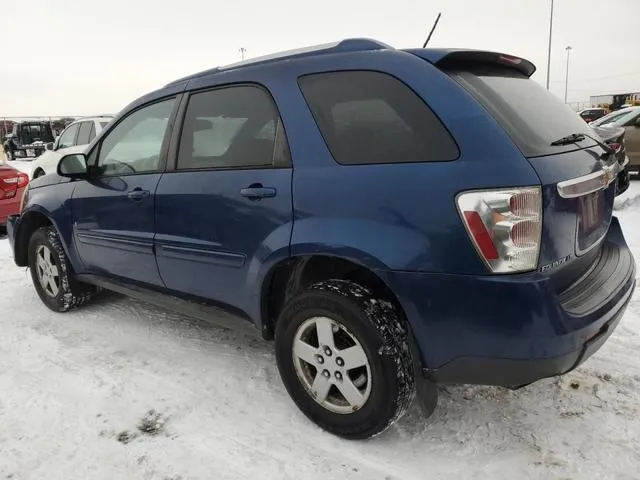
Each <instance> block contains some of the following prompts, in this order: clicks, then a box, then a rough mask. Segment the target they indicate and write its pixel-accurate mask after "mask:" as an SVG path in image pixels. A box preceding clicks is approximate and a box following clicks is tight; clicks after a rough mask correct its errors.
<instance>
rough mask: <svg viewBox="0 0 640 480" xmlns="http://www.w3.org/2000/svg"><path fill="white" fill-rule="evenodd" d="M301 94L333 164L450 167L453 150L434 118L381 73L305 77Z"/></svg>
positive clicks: (420, 102) (410, 93) (407, 91)
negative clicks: (436, 163)
mask: <svg viewBox="0 0 640 480" xmlns="http://www.w3.org/2000/svg"><path fill="white" fill-rule="evenodd" d="M299 85H300V89H301V90H302V93H303V95H304V97H305V99H306V101H307V104H308V105H309V108H310V109H311V112H312V114H313V116H314V118H315V121H316V123H317V124H318V127H319V129H320V132H321V133H322V136H323V137H324V139H325V141H326V143H327V146H328V147H329V150H330V151H331V154H332V155H333V158H334V159H335V160H336V161H337V162H338V163H340V164H343V165H363V164H380V163H409V162H433V161H449V160H455V159H456V158H458V154H459V152H458V147H457V145H456V143H455V141H454V140H453V138H452V137H451V135H450V134H449V132H448V131H447V129H446V128H445V127H444V125H443V124H442V122H441V121H440V120H439V119H438V117H437V116H436V115H435V114H434V113H433V112H432V111H431V109H430V108H429V107H428V106H427V105H426V104H425V103H424V101H423V100H422V99H421V98H420V97H419V96H418V95H417V94H415V93H414V92H413V91H412V90H411V89H410V88H409V87H408V86H406V85H405V84H404V83H402V82H401V81H400V80H398V79H396V78H394V77H392V76H391V75H387V74H385V73H381V72H372V71H344V72H332V73H320V74H313V75H306V76H304V77H301V78H300V79H299Z"/></svg>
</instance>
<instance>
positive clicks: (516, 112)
mask: <svg viewBox="0 0 640 480" xmlns="http://www.w3.org/2000/svg"><path fill="white" fill-rule="evenodd" d="M450 75H451V76H452V77H453V78H454V79H455V80H456V81H458V83H460V84H461V85H462V86H463V87H464V88H466V89H467V90H468V91H469V92H470V93H471V94H472V95H473V96H474V97H475V98H476V99H477V100H478V101H479V102H480V103H481V104H483V105H484V106H485V107H486V108H487V109H488V110H489V111H490V112H491V114H492V115H493V116H494V118H495V119H496V120H497V121H498V122H499V123H500V124H501V125H502V127H503V128H504V129H505V130H506V131H507V133H508V134H509V135H510V136H511V139H512V140H513V142H514V143H515V144H516V146H517V147H518V148H519V149H520V151H521V152H522V153H523V154H524V155H525V156H526V157H540V156H543V155H553V154H556V153H564V152H569V151H572V150H579V149H581V148H586V147H589V146H593V145H595V142H593V141H592V140H590V139H589V138H588V137H587V138H586V140H584V141H581V142H580V144H579V145H576V144H573V143H572V144H568V145H559V146H552V145H551V142H554V141H556V140H558V139H559V138H562V137H565V136H567V135H570V134H576V133H584V134H585V135H593V132H592V130H591V129H590V127H589V126H588V125H587V123H586V122H585V121H584V120H582V118H581V117H580V116H579V115H578V114H577V113H576V112H574V111H573V110H571V108H570V107H569V106H568V105H566V104H564V103H562V101H560V99H559V98H557V97H556V96H555V95H553V94H551V93H549V92H548V91H547V90H546V89H545V88H544V87H542V85H540V84H538V83H537V82H534V81H533V80H530V79H529V78H528V77H527V76H525V75H522V74H520V73H519V72H516V71H514V70H513V69H508V68H499V67H498V68H496V67H494V66H490V67H474V68H473V69H469V70H465V71H455V72H452V73H450Z"/></svg>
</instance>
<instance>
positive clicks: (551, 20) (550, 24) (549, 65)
mask: <svg viewBox="0 0 640 480" xmlns="http://www.w3.org/2000/svg"><path fill="white" fill-rule="evenodd" d="M552 34H553V0H551V15H550V16H549V51H548V53H547V90H549V75H550V74H551V36H552Z"/></svg>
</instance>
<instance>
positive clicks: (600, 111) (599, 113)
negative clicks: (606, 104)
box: [578, 107, 609, 123]
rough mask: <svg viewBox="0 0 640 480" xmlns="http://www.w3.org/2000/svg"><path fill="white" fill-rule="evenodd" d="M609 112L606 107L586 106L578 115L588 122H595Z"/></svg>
mask: <svg viewBox="0 0 640 480" xmlns="http://www.w3.org/2000/svg"><path fill="white" fill-rule="evenodd" d="M607 113H609V112H608V111H607V109H606V108H600V107H598V108H586V109H584V110H582V111H580V112H578V115H580V117H581V118H582V119H583V120H584V121H585V122H587V123H589V122H593V121H594V120H597V119H599V118H601V117H604V116H605V115H606V114H607Z"/></svg>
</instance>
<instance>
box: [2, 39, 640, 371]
mask: <svg viewBox="0 0 640 480" xmlns="http://www.w3.org/2000/svg"><path fill="white" fill-rule="evenodd" d="M359 42H361V43H358V42H356V43H353V42H351V43H347V44H344V45H343V47H342V48H340V47H339V46H338V47H336V46H333V47H331V48H333V50H331V51H325V52H321V53H322V54H304V55H293V56H289V57H287V56H285V57H283V58H280V59H277V60H265V61H260V62H254V63H247V64H246V65H240V66H234V67H233V68H227V69H224V68H223V69H213V70H210V71H205V72H201V73H199V74H196V75H192V76H190V77H185V78H184V79H181V80H179V81H176V82H174V83H171V84H169V85H168V86H167V87H165V88H164V89H160V90H158V91H156V92H153V93H150V94H148V95H146V96H144V97H142V98H141V99H138V100H136V101H135V102H133V103H132V104H131V105H129V106H128V107H126V108H125V109H124V110H123V111H122V112H121V113H120V114H119V115H118V116H117V117H116V119H114V121H112V122H111V123H110V126H109V127H108V128H107V129H106V130H104V131H103V132H102V133H101V135H100V137H98V138H97V139H96V140H95V141H94V143H93V144H92V145H91V146H90V147H89V151H91V150H93V149H95V148H98V147H99V144H100V141H101V138H103V137H104V136H105V135H108V134H109V131H110V130H111V129H112V128H113V127H114V125H117V124H118V122H119V120H120V119H121V118H123V117H124V116H125V115H126V114H127V113H129V112H130V111H132V110H134V109H136V108H138V107H140V106H143V105H145V104H147V103H149V102H152V101H154V100H156V99H160V98H164V97H167V96H172V95H177V96H181V95H184V97H185V98H186V96H187V95H188V94H189V92H192V91H196V90H202V89H207V88H215V87H220V86H225V85H231V84H247V83H250V84H257V85H260V86H262V87H264V88H265V89H266V90H267V91H268V92H269V93H270V94H271V96H272V97H273V100H274V101H275V104H276V105H277V108H278V110H279V113H280V117H281V120H282V123H283V125H284V129H285V131H286V137H287V141H288V146H289V150H290V153H291V158H292V163H293V165H292V166H291V167H290V168H270V169H260V168H258V169H246V170H208V171H191V172H188V171H176V170H175V169H173V168H172V167H171V165H175V156H176V155H177V149H173V150H172V149H171V148H170V149H169V151H168V154H167V155H168V161H167V168H166V170H165V171H164V172H159V173H155V174H149V175H135V176H123V177H117V178H112V179H109V180H107V181H105V182H103V183H100V182H97V181H87V180H77V181H70V180H67V179H61V178H60V177H57V176H55V175H50V176H47V177H43V178H42V179H37V180H35V181H34V182H33V183H32V185H31V187H30V193H29V197H28V201H27V204H26V208H25V211H24V213H23V215H22V217H13V218H11V219H10V220H9V225H8V230H9V234H10V236H11V240H12V242H14V241H15V239H17V238H20V235H19V231H20V228H21V225H24V224H26V222H25V218H27V217H28V216H29V215H30V214H32V213H33V212H39V213H41V214H43V215H45V216H46V217H48V218H49V219H50V220H51V222H52V223H53V224H54V225H55V226H56V228H57V229H58V231H59V233H60V236H61V238H62V241H63V243H64V245H65V249H66V251H67V254H68V255H69V258H70V260H71V263H72V265H73V268H74V270H75V271H76V273H93V274H100V275H104V276H109V277H114V278H119V279H124V280H128V281H134V282H136V283H138V284H142V285H146V286H150V287H153V288H156V289H157V288H160V289H166V291H167V292H169V291H170V292H172V294H184V295H185V296H189V297H193V296H195V297H199V298H202V299H205V300H210V301H212V302H216V303H220V304H223V305H228V306H229V307H232V308H233V309H236V310H239V311H241V312H243V313H245V314H246V316H247V317H249V318H250V319H251V320H252V321H253V322H254V323H255V324H256V325H257V326H258V327H262V324H263V322H264V321H265V319H264V318H263V311H262V305H263V300H264V299H263V298H262V295H263V291H264V288H263V287H264V282H265V281H266V279H268V278H269V274H270V272H272V271H273V270H272V269H273V268H274V267H275V266H276V265H279V264H281V262H286V261H290V260H292V259H296V258H300V257H306V256H315V255H323V256H332V257H339V258H341V259H344V260H348V261H350V262H353V263H356V264H359V265H361V266H363V267H366V268H368V269H369V270H370V271H372V272H373V273H375V275H377V276H378V277H380V278H381V279H382V280H383V281H384V282H385V283H386V285H387V286H388V287H389V288H390V290H391V291H392V292H393V293H394V295H395V296H396V298H397V299H398V301H399V303H400V305H401V306H402V308H403V310H404V312H405V314H406V317H407V318H408V320H409V322H410V324H411V327H412V330H413V333H414V335H415V338H416V342H417V345H418V347H419V350H420V352H421V356H422V359H421V360H422V363H423V365H424V366H425V367H429V368H433V369H437V368H439V367H442V366H444V365H447V364H449V363H450V362H452V361H455V360H456V359H459V358H465V357H474V358H501V359H517V360H524V359H544V358H552V357H557V356H560V355H564V354H569V353H571V352H575V351H576V350H579V349H580V348H581V346H582V345H583V344H585V342H586V341H587V340H588V339H589V338H591V337H592V336H593V335H594V334H595V333H597V332H598V331H599V330H600V329H601V328H603V325H605V323H606V322H607V321H609V319H610V318H611V317H612V316H613V315H617V314H619V313H620V312H622V311H624V307H625V306H626V302H628V298H629V295H630V292H631V291H632V290H633V288H634V286H635V283H634V282H631V283H629V281H630V280H629V279H626V278H625V279H620V282H619V285H618V286H617V287H619V288H617V287H616V288H615V289H614V290H615V291H614V292H613V293H612V294H611V296H610V298H609V299H605V301H603V302H602V305H599V307H598V308H597V309H595V310H594V311H593V312H591V313H589V314H588V315H585V316H583V317H580V318H576V317H572V316H571V315H569V314H568V313H567V312H566V311H564V307H563V305H562V303H561V302H560V300H559V295H560V294H561V293H562V292H563V291H565V290H566V289H567V288H569V287H570V286H571V285H573V284H575V283H576V281H577V280H578V279H579V278H580V277H581V276H582V275H583V274H584V273H585V271H587V270H588V268H589V265H592V264H594V262H596V261H597V257H598V255H599V252H600V246H601V245H603V244H604V243H605V242H609V243H610V245H611V248H612V249H614V250H615V249H618V251H619V252H628V247H627V246H626V244H625V242H624V238H623V236H622V233H621V231H620V228H619V225H618V223H617V221H616V220H615V219H614V220H611V218H612V217H611V213H612V212H611V207H612V205H613V195H614V190H613V188H614V187H613V186H611V187H609V188H608V189H607V190H605V191H603V192H602V193H601V195H603V200H602V201H603V204H604V205H605V210H606V211H605V213H604V214H605V217H603V218H604V220H603V222H602V223H601V224H600V225H599V229H598V230H596V231H594V232H593V233H591V235H595V236H598V238H597V239H593V238H591V239H588V240H589V241H590V242H591V243H593V244H594V245H595V247H594V248H591V249H590V250H589V251H588V252H581V251H580V248H578V247H577V246H576V245H577V243H576V231H577V225H576V222H577V219H578V218H579V216H580V213H581V208H583V206H581V204H580V202H579V200H578V199H566V198H562V197H560V195H559V194H558V190H557V183H558V182H561V181H565V180H570V179H574V178H576V177H580V176H583V175H586V174H589V173H591V172H594V171H597V169H598V168H600V167H599V162H600V160H599V152H598V148H597V147H594V148H586V149H578V150H576V151H573V152H569V153H564V154H562V155H550V156H547V157H541V158H531V159H527V158H525V157H524V156H523V154H522V153H521V151H520V150H519V149H518V148H517V147H516V145H515V144H514V142H513V141H512V139H511V138H510V137H509V135H508V134H507V132H506V131H505V129H503V128H502V127H501V125H500V124H499V123H498V121H496V119H494V118H493V117H492V116H491V115H490V114H489V112H488V111H487V109H485V108H484V107H483V106H482V105H481V104H480V103H479V102H478V101H476V100H475V99H474V97H473V96H472V95H471V94H470V93H469V92H468V91H466V90H465V89H464V88H462V87H461V86H460V85H459V84H458V83H456V82H455V81H454V80H452V79H451V78H450V77H449V76H448V75H447V74H446V73H444V72H443V71H441V70H440V69H438V68H437V66H436V65H434V64H437V63H438V62H439V61H441V60H442V59H443V58H445V57H446V56H447V55H450V54H452V53H455V52H459V50H444V49H434V50H430V49H426V50H423V49H412V50H408V51H402V50H394V49H391V48H386V47H385V46H384V45H382V46H380V45H379V46H375V45H374V44H371V43H367V42H366V41H365V42H364V43H362V41H359ZM346 70H373V71H379V72H384V73H388V74H390V75H393V76H394V77H396V78H397V79H399V80H401V81H402V82H404V83H405V84H406V85H407V86H408V87H410V88H411V89H412V90H413V91H414V92H415V93H416V94H417V95H418V96H420V97H421V98H422V99H423V100H424V102H425V103H426V104H427V105H428V106H429V107H430V108H431V109H432V111H433V112H434V113H435V114H436V116H437V117H439V119H440V120H441V121H442V123H443V124H444V125H445V127H446V128H447V130H448V131H449V132H450V133H451V135H452V137H453V138H454V139H455V142H456V143H457V145H458V148H459V152H460V154H459V157H458V158H457V159H455V160H452V161H447V162H431V163H411V164H381V165H362V166H345V165H340V164H338V163H337V162H336V161H335V160H334V158H333V156H332V154H331V152H330V150H329V148H328V147H327V144H326V142H325V140H324V138H323V136H322V134H321V132H320V130H319V129H318V126H317V124H316V122H315V120H314V117H313V115H312V113H311V111H310V109H309V107H308V105H307V103H306V101H305V99H304V97H303V94H302V92H301V90H300V88H299V86H298V79H299V77H301V76H303V75H306V74H310V73H320V72H336V71H346ZM180 121H181V120H180V118H179V117H176V119H174V120H172V122H170V125H169V127H168V129H169V132H168V133H167V135H168V136H171V135H172V132H173V130H174V129H177V131H179V129H180ZM174 136H175V135H174ZM172 141H173V140H172ZM172 161H173V163H172ZM253 184H261V185H263V186H264V187H268V188H273V189H275V191H276V195H275V196H274V197H271V198H263V199H261V200H257V201H256V200H251V199H249V198H246V197H243V196H241V195H240V190H241V189H242V188H246V187H248V186H250V185H253ZM518 186H540V187H541V189H542V192H543V232H542V244H541V245H542V246H541V250H540V256H539V262H538V266H539V267H540V266H543V265H547V264H552V263H553V262H554V261H556V260H557V259H559V258H567V260H566V262H565V264H563V265H562V268H556V269H552V270H550V271H548V272H545V273H541V272H540V271H534V272H529V273H522V274H517V275H492V274H490V272H489V271H488V269H487V267H486V266H485V264H484V263H483V261H482V260H481V258H480V256H479V255H478V253H477V251H476V249H475V248H474V246H473V244H472V242H471V241H470V238H469V235H468V234H467V231H466V230H465V228H464V226H463V224H462V222H461V219H460V216H459V214H458V211H457V209H456V204H455V197H456V195H457V194H459V193H460V192H463V191H467V190H476V189H496V188H502V187H504V188H511V187H518ZM133 188H142V189H144V190H147V191H149V192H150V195H149V196H148V197H147V198H145V199H144V200H143V201H142V202H138V203H132V202H131V201H130V200H129V199H128V198H127V196H126V193H127V192H129V191H131V190H132V189H133ZM17 251H18V246H16V252H17ZM18 257H19V255H18V253H16V259H18ZM18 262H20V261H19V260H18ZM623 287H624V288H623ZM612 291H613V290H612Z"/></svg>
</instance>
